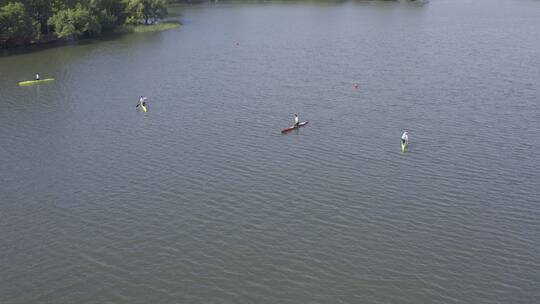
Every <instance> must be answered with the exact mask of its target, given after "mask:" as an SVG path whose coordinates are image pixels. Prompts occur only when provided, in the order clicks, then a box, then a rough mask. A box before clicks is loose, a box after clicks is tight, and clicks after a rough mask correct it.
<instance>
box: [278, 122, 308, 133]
mask: <svg viewBox="0 0 540 304" xmlns="http://www.w3.org/2000/svg"><path fill="white" fill-rule="evenodd" d="M308 122H309V121H303V122H301V123H299V124H298V126H290V127H288V128H286V129H283V130H281V133H287V132H289V131H292V130H296V129H298V128H300V127H303V126H305V125H307V123H308Z"/></svg>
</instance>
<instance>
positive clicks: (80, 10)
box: [0, 0, 167, 46]
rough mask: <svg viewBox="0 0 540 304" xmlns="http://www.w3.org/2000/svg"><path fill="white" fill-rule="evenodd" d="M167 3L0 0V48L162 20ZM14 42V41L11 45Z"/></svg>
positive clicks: (151, 0)
mask: <svg viewBox="0 0 540 304" xmlns="http://www.w3.org/2000/svg"><path fill="white" fill-rule="evenodd" d="M166 5H167V0H0V46H2V45H5V44H6V42H8V41H12V42H10V43H9V44H22V43H28V42H31V41H37V40H39V39H40V35H41V34H46V35H44V36H43V38H46V39H45V40H50V39H51V37H52V36H53V35H55V36H56V37H58V38H78V37H81V36H92V35H97V34H100V33H101V32H102V31H108V30H112V29H114V28H115V27H117V26H122V25H125V24H126V25H137V24H153V23H155V22H156V21H158V20H160V19H162V18H164V17H166V15H167V7H166ZM13 41H14V42H13Z"/></svg>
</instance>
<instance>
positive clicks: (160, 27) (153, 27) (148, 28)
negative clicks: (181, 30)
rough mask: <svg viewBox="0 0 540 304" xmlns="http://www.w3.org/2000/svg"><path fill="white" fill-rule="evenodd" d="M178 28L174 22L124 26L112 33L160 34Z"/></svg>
mask: <svg viewBox="0 0 540 304" xmlns="http://www.w3.org/2000/svg"><path fill="white" fill-rule="evenodd" d="M179 26H180V23H176V22H163V23H158V24H149V25H125V26H121V27H118V28H115V29H114V30H113V32H115V33H119V34H129V33H149V32H160V31H166V30H170V29H173V28H177V27H179Z"/></svg>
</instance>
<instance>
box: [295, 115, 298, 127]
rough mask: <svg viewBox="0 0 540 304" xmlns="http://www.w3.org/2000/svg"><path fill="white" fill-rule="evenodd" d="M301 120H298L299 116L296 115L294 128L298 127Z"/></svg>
mask: <svg viewBox="0 0 540 304" xmlns="http://www.w3.org/2000/svg"><path fill="white" fill-rule="evenodd" d="M298 124H299V120H298V114H294V127H295V128H296V127H298Z"/></svg>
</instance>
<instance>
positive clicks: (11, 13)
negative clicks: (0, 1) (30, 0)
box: [0, 2, 40, 40]
mask: <svg viewBox="0 0 540 304" xmlns="http://www.w3.org/2000/svg"><path fill="white" fill-rule="evenodd" d="M39 33H40V32H39V24H38V22H37V21H35V20H33V19H32V18H31V17H30V16H29V15H28V13H27V12H26V10H25V7H24V5H23V4H22V3H19V2H14V3H9V4H7V5H5V6H2V7H0V38H3V39H6V40H33V39H37V38H39Z"/></svg>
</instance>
